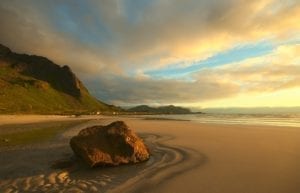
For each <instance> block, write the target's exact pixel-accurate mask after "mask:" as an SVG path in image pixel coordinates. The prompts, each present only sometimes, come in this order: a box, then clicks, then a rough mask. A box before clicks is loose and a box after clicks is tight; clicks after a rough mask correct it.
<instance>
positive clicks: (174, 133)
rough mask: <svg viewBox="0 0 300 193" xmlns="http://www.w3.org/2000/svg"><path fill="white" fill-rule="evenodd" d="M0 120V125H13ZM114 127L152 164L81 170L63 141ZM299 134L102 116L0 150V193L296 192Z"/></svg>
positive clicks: (276, 129)
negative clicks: (137, 139)
mask: <svg viewBox="0 0 300 193" xmlns="http://www.w3.org/2000/svg"><path fill="white" fill-rule="evenodd" d="M15 119H18V117H17V116H16V117H15ZM58 119H60V118H58ZM58 119H53V120H58ZM2 120H3V119H0V125H4V124H12V122H9V123H8V122H6V123H3V122H2V123H1V121H2ZM30 120H32V119H29V118H27V119H26V118H24V117H23V118H22V121H21V119H18V121H17V122H16V123H15V124H17V123H18V124H21V123H29V122H30ZM51 120H52V119H51ZM114 120H123V121H125V122H126V123H127V124H128V125H129V127H130V128H131V129H133V130H134V131H136V132H137V133H138V134H139V135H140V136H141V137H142V138H143V139H144V141H145V142H146V144H147V145H148V146H149V148H150V150H151V152H152V156H151V159H150V160H149V161H148V162H145V163H142V164H137V165H127V166H121V167H111V168H97V169H90V168H87V167H86V166H85V165H84V164H83V163H81V162H80V161H78V160H77V159H76V158H75V157H74V156H73V153H72V151H71V149H70V147H69V144H68V142H69V139H70V138H71V137H72V136H73V135H76V134H77V133H78V131H79V130H80V129H82V128H85V127H87V126H91V125H96V124H102V125H104V124H108V123H110V122H112V121H114ZM48 121H49V120H48ZM299 129H300V128H297V127H276V126H251V125H218V124H200V123H196V122H192V121H176V120H143V119H138V118H125V117H101V118H97V120H89V121H86V122H82V123H78V125H76V126H72V127H70V128H68V129H67V130H65V131H64V132H62V133H60V134H59V135H58V136H56V137H55V139H53V140H51V141H47V142H44V143H41V144H36V145H30V146H24V147H13V148H10V149H7V148H6V149H0V154H1V156H0V165H1V167H0V192H1V193H2V192H3V193H10V192H11V193H13V192H70V193H71V192H72V193H73V192H74V193H75V192H77V193H79V192H112V193H115V192H136V193H141V192H147V193H152V192H153V193H154V192H155V193H156V192H160V193H169V192H170V193H177V192H178V193H181V192H187V193H200V192H201V193H298V192H300V185H299V184H300V180H299V179H300V174H299V172H298V171H299V170H300V140H299V139H300V130H299ZM0 133H1V127H0ZM64 164H66V165H67V167H54V166H57V165H64Z"/></svg>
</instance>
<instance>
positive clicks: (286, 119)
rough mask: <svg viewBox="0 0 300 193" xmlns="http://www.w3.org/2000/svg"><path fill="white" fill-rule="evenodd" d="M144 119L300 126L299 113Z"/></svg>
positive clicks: (205, 115) (212, 114)
mask: <svg viewBox="0 0 300 193" xmlns="http://www.w3.org/2000/svg"><path fill="white" fill-rule="evenodd" d="M143 117H145V118H146V119H164V120H168V119H170V120H174V119H175V120H182V121H184V120H186V121H195V122H199V123H214V124H238V125H271V126H288V127H300V114H214V113H208V114H206V113H205V114H185V115H146V116H145V115H144V116H143Z"/></svg>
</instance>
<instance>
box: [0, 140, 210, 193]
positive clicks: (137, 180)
mask: <svg viewBox="0 0 300 193" xmlns="http://www.w3.org/2000/svg"><path fill="white" fill-rule="evenodd" d="M141 136H142V137H143V138H144V140H145V142H146V143H147V144H148V146H149V147H150V149H151V151H152V156H151V159H150V160H149V161H148V162H145V163H141V164H137V165H124V166H121V167H111V168H97V169H90V168H87V167H86V166H85V165H84V164H82V163H80V162H79V163H78V162H76V163H75V165H74V166H72V167H71V168H67V169H63V170H54V169H50V166H49V168H47V169H44V170H41V172H35V173H36V175H20V176H18V175H17V176H16V175H15V176H13V177H9V176H8V177H6V178H0V192H3V193H17V192H22V193H42V192H47V193H88V192H91V193H93V192H111V193H115V192H141V189H144V188H147V189H151V190H153V191H154V190H155V187H159V186H160V185H161V184H163V183H164V182H166V181H167V180H169V179H171V178H172V177H174V176H176V175H179V174H181V173H183V172H186V171H188V170H191V169H193V168H195V167H198V166H199V165H201V164H203V163H204V161H205V157H204V156H203V155H201V154H199V153H197V152H196V151H193V150H191V149H187V148H183V147H173V146H170V145H167V143H168V141H169V140H171V139H172V137H168V136H163V137H162V136H159V135H153V134H141ZM41 156H43V155H41ZM24 161H25V162H26V161H28V162H30V158H28V160H24ZM150 187H151V188H150Z"/></svg>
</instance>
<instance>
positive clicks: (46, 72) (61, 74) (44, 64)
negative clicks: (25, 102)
mask: <svg viewBox="0 0 300 193" xmlns="http://www.w3.org/2000/svg"><path fill="white" fill-rule="evenodd" d="M0 60H4V61H6V63H8V64H10V67H12V68H14V69H16V70H17V71H18V72H20V73H21V74H23V75H26V76H31V77H33V78H36V79H38V80H43V81H46V82H48V83H49V84H50V85H51V86H52V87H53V88H55V89H56V90H59V91H61V92H64V93H66V94H69V95H71V96H74V97H80V96H81V89H85V88H84V86H83V85H82V83H81V82H80V80H78V79H77V78H76V76H75V74H74V73H73V72H72V71H71V69H70V68H69V67H68V66H63V67H61V66H59V65H57V64H55V63H53V62H52V61H51V60H49V59H47V58H45V57H41V56H35V55H27V54H17V53H14V52H11V51H10V49H9V48H7V47H5V46H3V45H1V44H0Z"/></svg>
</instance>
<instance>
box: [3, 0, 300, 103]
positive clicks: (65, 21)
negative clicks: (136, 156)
mask: <svg viewBox="0 0 300 193" xmlns="http://www.w3.org/2000/svg"><path fill="white" fill-rule="evenodd" d="M299 18H300V1H298V0H286V1H281V0H253V1H244V0H226V1H221V0H220V1H211V0H199V1H194V0H186V1H182V0H173V1H164V0H153V1H146V0H141V1H138V2H137V1H133V0H99V1H94V0H86V1H83V0H77V1H73V0H66V1H63V2H62V1H57V0H54V1H47V2H46V1H38V0H28V1H26V3H25V2H23V1H18V0H2V1H1V2H0V25H1V28H2V29H1V31H0V43H3V44H5V45H7V46H9V47H11V48H12V49H13V50H16V51H19V52H26V53H32V54H38V55H43V56H46V57H49V58H50V59H52V60H54V61H55V62H57V63H60V64H62V65H64V64H68V65H70V66H71V67H72V69H73V70H74V71H75V73H76V74H78V75H79V76H80V78H81V79H82V80H83V81H84V82H85V83H86V85H87V87H88V88H89V89H90V90H91V92H92V93H93V94H95V95H96V96H97V97H99V98H100V99H103V100H104V101H106V102H110V103H114V104H117V105H127V104H133V105H134V104H141V103H148V104H170V103H173V104H185V105H187V106H205V107H210V106H211V107H217V106H247V107H248V106H249V107H250V106H292V105H293V104H294V105H295V106H300V100H297V99H298V98H299V90H300V80H299V74H300V70H299V68H300V58H299V56H300V51H299V43H300V36H299V34H300V22H299ZM297 93H298V94H297ZM268 99H269V100H268Z"/></svg>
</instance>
